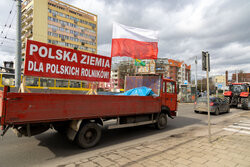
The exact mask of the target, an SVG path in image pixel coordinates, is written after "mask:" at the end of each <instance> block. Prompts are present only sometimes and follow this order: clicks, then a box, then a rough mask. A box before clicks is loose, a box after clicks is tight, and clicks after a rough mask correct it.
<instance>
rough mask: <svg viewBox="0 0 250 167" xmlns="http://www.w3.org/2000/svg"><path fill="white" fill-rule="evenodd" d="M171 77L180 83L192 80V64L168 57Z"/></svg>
mask: <svg viewBox="0 0 250 167" xmlns="http://www.w3.org/2000/svg"><path fill="white" fill-rule="evenodd" d="M168 62H169V77H170V78H171V79H173V80H175V81H176V82H177V84H178V85H182V84H186V83H190V82H191V65H189V66H188V65H187V64H185V63H184V62H183V61H177V60H173V59H168Z"/></svg>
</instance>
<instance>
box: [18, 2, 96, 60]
mask: <svg viewBox="0 0 250 167" xmlns="http://www.w3.org/2000/svg"><path fill="white" fill-rule="evenodd" d="M21 27H22V57H23V59H22V60H23V61H24V59H25V46H26V39H31V40H35V41H40V42H44V43H51V44H55V45H59V46H63V47H68V48H72V49H77V50H81V51H86V52H91V53H97V15H95V14H92V13H89V12H87V11H84V10H82V9H79V8H77V7H75V6H72V5H69V4H66V3H64V2H61V1H58V0H24V1H23V2H22V24H21Z"/></svg>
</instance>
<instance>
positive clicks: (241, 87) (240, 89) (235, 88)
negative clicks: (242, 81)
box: [229, 85, 246, 93]
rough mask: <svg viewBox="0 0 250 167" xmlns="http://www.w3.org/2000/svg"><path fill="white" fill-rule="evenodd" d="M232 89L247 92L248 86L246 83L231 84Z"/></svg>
mask: <svg viewBox="0 0 250 167" xmlns="http://www.w3.org/2000/svg"><path fill="white" fill-rule="evenodd" d="M229 89H230V91H232V92H236V93H240V92H246V86H245V85H231V86H230V88H229Z"/></svg>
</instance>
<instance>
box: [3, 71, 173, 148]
mask: <svg viewBox="0 0 250 167" xmlns="http://www.w3.org/2000/svg"><path fill="white" fill-rule="evenodd" d="M140 86H146V87H149V88H151V89H152V90H153V92H154V93H155V95H154V96H124V95H80V94H46V93H13V92H9V87H4V90H3V91H0V109H1V110H0V118H1V126H2V136H3V135H4V134H5V133H6V131H7V130H8V129H9V128H12V129H13V130H14V131H15V132H16V134H17V135H18V136H19V137H21V136H28V137H30V136H33V135H37V134H40V133H42V132H45V131H47V130H48V129H50V128H53V129H55V130H57V131H58V132H60V133H63V134H65V135H66V136H67V137H68V138H69V139H70V140H72V141H76V143H77V144H78V145H79V146H80V147H82V148H89V147H93V146H95V145H96V144H97V143H98V142H99V140H100V138H101V133H102V132H101V129H102V126H103V125H104V122H105V121H108V120H111V119H115V124H111V125H109V126H108V129H114V128H125V127H132V126H139V125H146V124H154V125H155V127H156V128H157V129H164V128H165V127H166V125H167V116H168V117H170V118H173V117H174V116H176V110H177V93H176V82H175V81H173V80H170V79H164V78H163V77H162V76H161V75H160V76H130V77H126V81H125V91H126V90H129V89H132V88H136V87H140Z"/></svg>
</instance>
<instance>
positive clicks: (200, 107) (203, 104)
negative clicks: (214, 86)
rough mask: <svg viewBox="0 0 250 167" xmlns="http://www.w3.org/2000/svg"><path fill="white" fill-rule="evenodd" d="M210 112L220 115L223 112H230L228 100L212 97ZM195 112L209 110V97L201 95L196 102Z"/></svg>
mask: <svg viewBox="0 0 250 167" xmlns="http://www.w3.org/2000/svg"><path fill="white" fill-rule="evenodd" d="M209 101H210V103H209V105H210V112H211V113H214V114H215V115H219V114H220V113H222V112H230V106H229V104H227V102H226V101H224V100H222V99H221V98H219V97H210V99H209ZM194 112H195V113H199V112H207V98H206V97H200V98H198V99H197V101H196V102H195V103H194Z"/></svg>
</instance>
